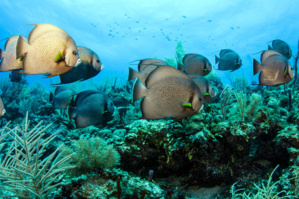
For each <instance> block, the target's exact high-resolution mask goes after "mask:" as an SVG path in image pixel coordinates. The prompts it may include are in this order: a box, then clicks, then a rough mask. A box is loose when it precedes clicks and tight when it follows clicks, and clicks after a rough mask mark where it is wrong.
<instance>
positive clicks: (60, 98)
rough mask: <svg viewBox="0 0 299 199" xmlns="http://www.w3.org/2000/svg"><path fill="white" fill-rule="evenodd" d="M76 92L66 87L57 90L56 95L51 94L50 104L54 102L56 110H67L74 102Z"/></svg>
mask: <svg viewBox="0 0 299 199" xmlns="http://www.w3.org/2000/svg"><path fill="white" fill-rule="evenodd" d="M74 95H75V91H74V90H73V89H71V88H68V87H65V86H59V87H57V88H56V89H55V94H53V93H52V92H50V99H49V101H50V102H53V107H54V109H66V108H67V107H68V105H70V103H71V102H72V101H73V100H74Z"/></svg>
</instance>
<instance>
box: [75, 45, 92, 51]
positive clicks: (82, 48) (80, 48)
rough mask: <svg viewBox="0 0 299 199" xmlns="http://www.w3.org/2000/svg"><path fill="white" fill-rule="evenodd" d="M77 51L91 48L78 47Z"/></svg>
mask: <svg viewBox="0 0 299 199" xmlns="http://www.w3.org/2000/svg"><path fill="white" fill-rule="evenodd" d="M77 50H78V51H79V50H89V48H86V47H83V46H77Z"/></svg>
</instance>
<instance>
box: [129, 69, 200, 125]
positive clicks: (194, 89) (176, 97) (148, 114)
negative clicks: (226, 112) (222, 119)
mask: <svg viewBox="0 0 299 199" xmlns="http://www.w3.org/2000/svg"><path fill="white" fill-rule="evenodd" d="M140 98H143V99H142V101H141V104H140V106H141V107H140V108H141V112H142V118H143V119H160V118H165V117H176V118H177V119H181V118H185V117H188V116H191V115H194V114H195V113H196V112H198V111H199V110H200V109H201V108H202V101H201V93H200V90H199V88H198V86H197V85H196V84H195V83H194V82H193V81H192V80H191V79H190V78H189V77H188V76H186V75H185V74H184V73H182V72H181V71H179V70H177V69H176V68H173V67H171V66H167V65H161V66H160V65H159V66H157V68H156V69H155V70H154V71H152V72H151V73H150V74H149V76H148V77H147V79H146V81H145V85H144V84H143V83H142V82H141V81H140V80H139V79H137V80H136V82H135V84H134V86H133V101H136V100H138V99H140Z"/></svg>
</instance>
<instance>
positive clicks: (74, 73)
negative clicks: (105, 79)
mask: <svg viewBox="0 0 299 199" xmlns="http://www.w3.org/2000/svg"><path fill="white" fill-rule="evenodd" d="M77 49H78V52H79V56H80V59H81V63H80V64H79V65H78V66H77V67H74V68H73V69H72V70H70V71H69V72H66V73H64V74H62V75H60V76H59V77H60V82H61V83H60V84H67V83H72V82H76V81H84V80H87V79H90V78H92V77H94V76H96V75H97V74H99V73H100V72H101V71H102V70H103V69H104V66H103V65H102V62H101V61H100V59H99V57H98V55H97V54H96V53H95V52H94V51H92V50H91V49H89V48H85V47H80V46H78V47H77Z"/></svg>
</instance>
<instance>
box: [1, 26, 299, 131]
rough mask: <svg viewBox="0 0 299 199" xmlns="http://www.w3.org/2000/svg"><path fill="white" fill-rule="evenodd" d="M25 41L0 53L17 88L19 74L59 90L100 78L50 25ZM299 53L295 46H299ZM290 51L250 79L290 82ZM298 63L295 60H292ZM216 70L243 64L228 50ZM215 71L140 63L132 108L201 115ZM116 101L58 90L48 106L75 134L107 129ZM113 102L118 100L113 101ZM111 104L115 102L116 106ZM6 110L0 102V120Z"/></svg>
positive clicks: (186, 62)
mask: <svg viewBox="0 0 299 199" xmlns="http://www.w3.org/2000/svg"><path fill="white" fill-rule="evenodd" d="M33 26H34V28H33V29H32V30H31V31H30V33H29V35H28V39H27V38H26V37H24V36H20V35H14V36H11V37H9V38H7V41H6V43H5V46H4V50H2V49H0V59H1V62H0V71H1V72H2V71H11V74H10V79H11V81H13V82H19V81H21V80H22V79H23V76H22V74H26V75H33V74H43V75H45V76H46V77H54V76H57V75H59V77H60V84H69V83H73V82H76V81H84V80H87V79H90V78H92V77H95V76H96V75H97V74H99V73H100V72H101V71H102V70H103V69H104V66H103V64H102V62H101V60H100V58H99V56H98V55H97V54H96V53H95V52H94V51H93V50H91V49H89V48H87V47H81V46H76V43H75V41H74V40H73V38H72V37H71V36H70V35H69V34H68V33H67V32H66V31H64V30H62V29H61V28H59V27H57V26H55V25H51V24H33ZM298 47H299V46H298ZM292 56H293V54H292V50H291V48H290V46H289V45H288V44H287V43H286V42H284V41H282V40H279V39H276V40H273V41H272V46H270V45H269V46H268V50H264V51H263V52H262V53H261V60H260V62H261V63H259V62H258V61H257V60H255V59H253V73H254V75H256V74H259V83H258V84H259V85H262V86H274V85H282V84H285V83H288V82H290V81H291V80H292V78H293V77H294V73H293V69H292V67H291V64H290V63H289V61H288V60H289V59H290V58H291V57H292ZM294 57H295V60H296V62H297V59H298V55H296V56H294ZM215 64H218V70H223V71H227V70H228V71H231V72H233V71H235V70H238V69H239V68H240V67H241V66H242V59H241V57H240V56H239V55H238V53H236V52H235V51H233V50H232V49H222V50H221V51H220V52H219V56H216V55H215ZM212 69H213V67H212V64H211V63H210V61H209V60H208V59H207V58H206V57H205V56H203V55H200V54H197V53H188V54H185V56H184V57H183V59H182V60H177V68H174V67H172V66H169V65H168V64H167V63H166V62H165V61H163V60H160V59H155V58H148V59H141V60H139V63H138V71H136V70H134V69H133V68H131V67H129V76H128V81H131V80H133V81H134V85H133V90H132V99H133V102H135V101H137V100H139V99H141V102H140V110H141V112H142V118H143V119H160V118H176V120H180V119H182V118H185V117H188V116H191V115H194V114H196V113H197V112H198V111H200V110H201V109H202V108H203V106H204V104H205V103H209V102H211V100H213V98H214V97H215V96H216V94H217V93H216V92H215V90H214V88H213V86H212V84H211V83H210V82H209V80H208V79H207V78H205V77H204V76H206V75H208V74H209V73H210V72H211V71H212ZM113 100H114V99H110V98H109V97H108V96H107V95H106V94H104V93H102V92H98V91H95V90H85V91H82V92H80V93H76V92H75V91H74V90H73V89H72V88H69V87H67V86H61V85H58V87H57V88H56V90H55V92H54V94H53V93H52V92H51V93H50V99H49V101H50V102H52V103H53V108H55V109H61V110H63V111H66V110H68V116H69V119H74V120H75V124H76V127H77V128H84V127H87V126H90V125H96V124H101V125H106V124H107V122H108V121H110V120H111V119H112V114H113V112H114V110H115V109H116V108H117V107H116V106H115V105H114V103H113ZM116 101H117V100H116ZM116 101H115V102H116ZM4 113H5V108H4V105H3V103H2V99H1V98H0V117H2V116H3V115H4Z"/></svg>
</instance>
